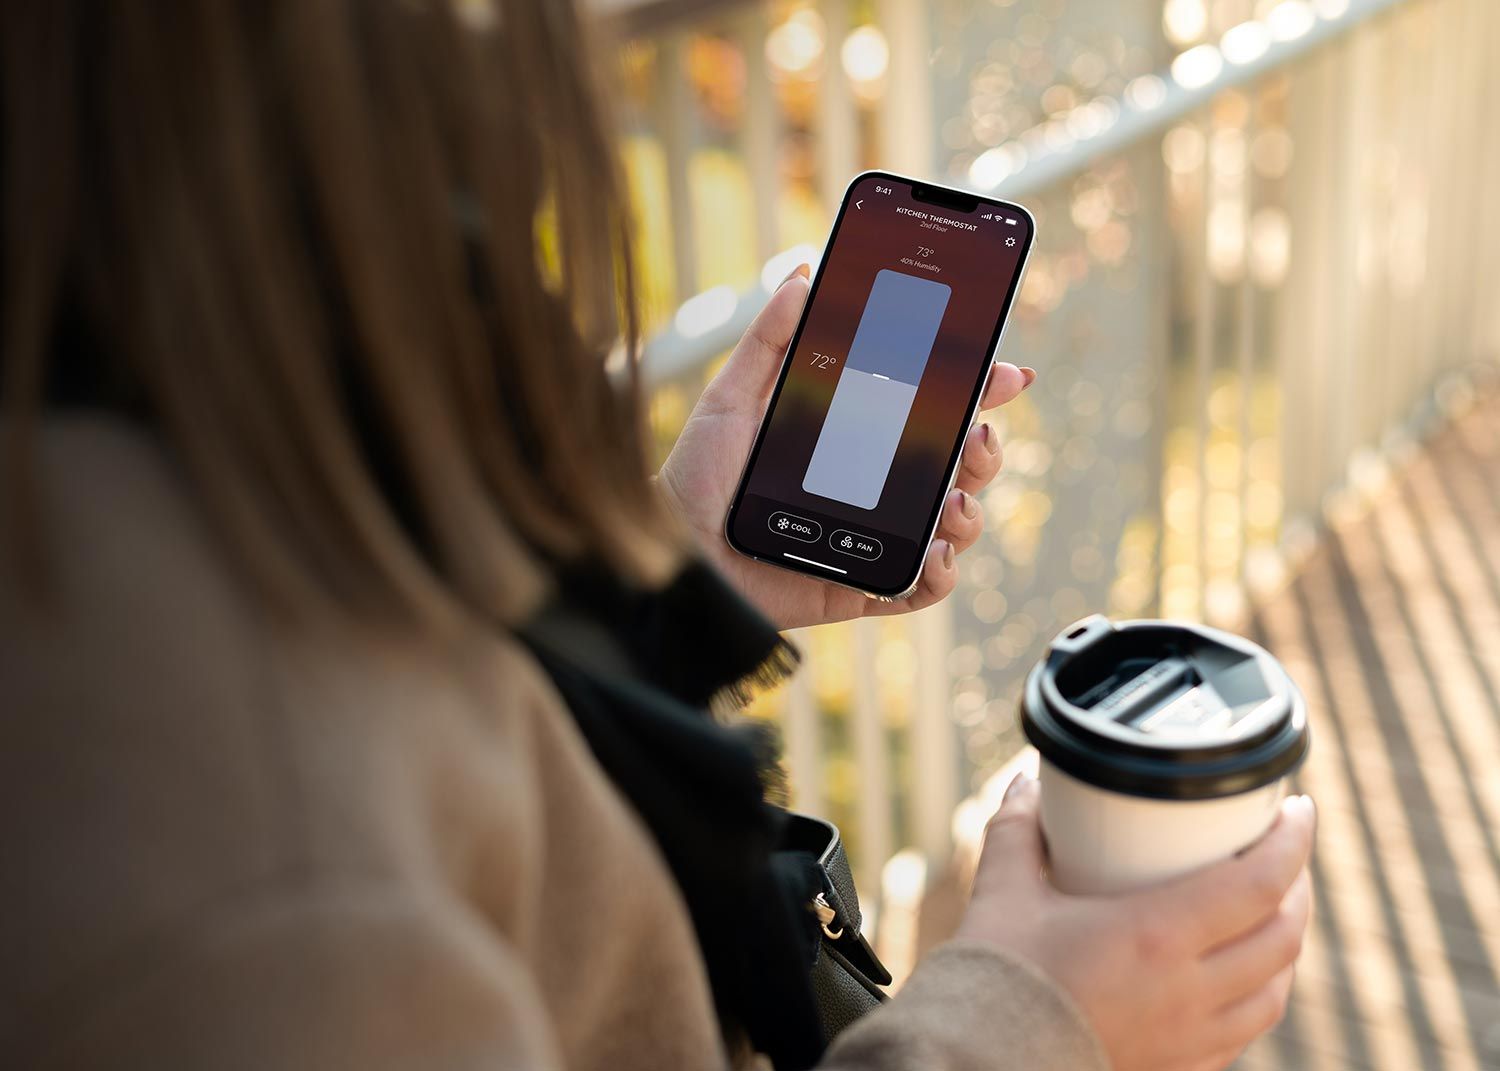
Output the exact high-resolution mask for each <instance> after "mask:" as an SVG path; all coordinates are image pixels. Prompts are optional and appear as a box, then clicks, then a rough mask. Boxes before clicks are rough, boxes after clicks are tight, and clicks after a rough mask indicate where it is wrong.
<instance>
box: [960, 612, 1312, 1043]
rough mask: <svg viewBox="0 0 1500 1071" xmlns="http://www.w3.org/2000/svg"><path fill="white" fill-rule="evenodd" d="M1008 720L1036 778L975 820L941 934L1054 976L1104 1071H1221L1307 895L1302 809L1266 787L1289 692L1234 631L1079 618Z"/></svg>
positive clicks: (1288, 721)
mask: <svg viewBox="0 0 1500 1071" xmlns="http://www.w3.org/2000/svg"><path fill="white" fill-rule="evenodd" d="M1122 637H1123V639H1122ZM1163 667H1164V668H1163ZM1042 674H1045V675H1046V677H1047V678H1048V679H1049V682H1050V688H1049V689H1048V691H1049V692H1051V691H1055V693H1056V694H1055V695H1049V694H1047V693H1044V691H1043V689H1042V679H1041V675H1042ZM1067 707H1075V708H1077V710H1078V711H1079V713H1077V714H1073V713H1071V712H1069V711H1067V709H1066V708H1067ZM1033 710H1036V711H1039V712H1041V715H1042V717H1040V718H1033V717H1031V711H1033ZM1058 711H1062V712H1063V716H1064V717H1066V718H1067V719H1068V723H1067V724H1065V725H1064V726H1063V727H1059V726H1058V725H1057V724H1056V723H1055V722H1051V721H1048V722H1044V723H1043V719H1044V718H1047V717H1048V716H1049V715H1055V713H1056V712H1058ZM1022 717H1023V723H1025V724H1026V731H1027V734H1028V736H1030V737H1031V739H1032V740H1033V742H1037V741H1038V737H1042V738H1043V742H1044V743H1045V744H1046V746H1045V747H1043V746H1042V743H1038V749H1039V750H1040V751H1041V752H1042V762H1041V781H1040V782H1038V781H1034V780H1032V779H1030V778H1027V777H1024V776H1022V777H1018V778H1017V779H1016V781H1015V782H1014V783H1013V784H1012V786H1011V788H1010V789H1009V790H1008V791H1007V793H1006V797H1005V801H1004V803H1003V804H1002V805H1001V808H1000V810H999V811H998V812H997V814H996V815H995V817H994V818H993V819H992V820H991V822H990V825H989V827H988V828H987V830H986V835H985V842H984V848H983V850H982V852H981V855H980V860H979V865H978V869H977V871H976V874H975V879H974V889H973V895H972V898H971V901H970V904H969V908H968V911H967V912H966V914H965V917H964V919H963V922H962V923H961V925H960V927H959V937H960V938H970V939H973V940H976V941H980V942H983V943H986V944H989V945H991V946H996V947H999V948H1000V949H1001V950H1003V951H1005V952H1007V953H1010V954H1013V955H1016V956H1019V957H1020V958H1022V959H1025V960H1027V961H1029V962H1031V963H1032V964H1034V965H1035V966H1037V967H1039V968H1040V969H1041V970H1042V971H1043V972H1044V973H1045V974H1047V975H1049V976H1050V977H1051V978H1052V979H1053V980H1054V981H1056V982H1057V983H1058V984H1059V985H1060V986H1061V987H1062V988H1063V989H1064V990H1066V991H1067V993H1068V994H1069V995H1070V996H1071V997H1072V999H1073V1001H1074V1002H1075V1003H1076V1004H1077V1006H1078V1008H1079V1009H1080V1010H1081V1011H1082V1013H1083V1015H1084V1016H1085V1018H1087V1019H1088V1021H1089V1023H1090V1025H1091V1026H1092V1027H1093V1030H1094V1033H1095V1035H1096V1036H1097V1037H1098V1039H1099V1041H1100V1043H1101V1045H1102V1046H1103V1048H1104V1050H1105V1053H1106V1055H1107V1057H1108V1062H1109V1065H1110V1067H1111V1068H1113V1069H1114V1071H1147V1069H1150V1071H1216V1069H1220V1068H1224V1067H1227V1066H1228V1065H1229V1064H1230V1063H1232V1062H1233V1061H1234V1060H1235V1058H1236V1057H1237V1056H1238V1054H1239V1053H1240V1052H1241V1051H1242V1050H1243V1049H1244V1047H1245V1046H1246V1045H1248V1044H1249V1043H1250V1042H1251V1041H1253V1040H1254V1039H1255V1038H1256V1037H1258V1036H1259V1035H1260V1034H1262V1033H1264V1032H1265V1031H1266V1030H1268V1029H1269V1028H1270V1027H1271V1026H1273V1025H1274V1024H1275V1023H1276V1022H1277V1021H1278V1020H1279V1019H1280V1018H1281V1015H1282V1014H1283V1011H1284V1009H1285V1006H1286V1001H1287V997H1288V994H1289V992H1290V989H1291V983H1292V969H1293V965H1294V963H1295V962H1296V959H1297V956H1298V954H1299V953H1300V951H1301V944H1302V937H1303V934H1304V932H1305V930H1306V927H1307V921H1308V917H1309V913H1310V911H1311V906H1312V897H1311V884H1310V882H1309V879H1308V875H1307V871H1306V864H1307V859H1308V856H1309V853H1310V852H1311V849H1312V842H1313V833H1314V827H1315V824H1316V817H1315V812H1314V808H1313V804H1312V801H1311V800H1309V799H1308V798H1307V797H1306V796H1294V797H1292V798H1290V799H1282V798H1281V797H1282V793H1283V789H1282V784H1283V778H1284V777H1285V776H1286V774H1287V773H1288V772H1289V771H1291V770H1292V769H1294V768H1295V767H1296V765H1297V764H1298V763H1299V762H1300V761H1301V759H1302V757H1303V756H1304V755H1305V754H1306V751H1307V729H1306V713H1305V710H1304V708H1303V705H1302V700H1301V697H1300V695H1298V694H1297V692H1296V689H1295V687H1294V686H1292V684H1291V682H1290V680H1288V679H1287V678H1286V675H1285V673H1284V672H1283V671H1282V670H1281V668H1280V666H1279V665H1277V664H1276V662H1275V661H1274V659H1272V658H1271V657H1270V655H1268V654H1266V653H1265V652H1264V651H1262V650H1261V649H1260V648H1258V647H1256V646H1255V645H1254V644H1249V643H1247V642H1246V641H1243V640H1239V639H1237V638H1236V637H1233V636H1228V635H1227V634H1224V633H1220V632H1216V631H1214V630H1210V629H1200V628H1196V627H1193V626H1178V625H1168V624H1166V623H1163V622H1141V623H1138V624H1131V625H1123V626H1120V627H1119V628H1116V627H1115V626H1112V625H1110V624H1109V622H1108V621H1106V620H1104V619H1103V618H1091V619H1088V620H1087V621H1084V622H1080V623H1079V625H1076V626H1074V627H1073V628H1070V629H1068V630H1066V631H1065V632H1064V633H1063V635H1062V636H1060V637H1059V638H1058V641H1057V642H1056V643H1054V647H1053V650H1052V652H1051V653H1050V655H1049V658H1048V660H1047V662H1045V663H1044V664H1043V666H1041V667H1038V669H1037V670H1036V671H1035V672H1034V673H1033V676H1032V679H1031V680H1030V681H1029V682H1028V689H1027V697H1026V700H1025V701H1024V702H1023V715H1022ZM1057 720H1062V719H1061V718H1058V719H1057ZM1098 721H1105V722H1108V723H1110V725H1111V726H1112V727H1109V728H1104V729H1103V730H1102V731H1101V730H1100V729H1099V727H1098V725H1097V722H1098ZM1038 723H1043V724H1044V728H1038ZM1053 734H1055V736H1054V735H1053ZM1142 738H1150V739H1142ZM1059 739H1060V740H1062V741H1063V743H1062V744H1059V743H1058V740H1059ZM1068 748H1076V749H1077V752H1078V753H1077V754H1072V753H1069V752H1068V751H1067V749H1068ZM1079 755H1083V756H1084V757H1085V758H1086V759H1087V760H1088V761H1080V760H1079ZM1091 763H1092V764H1091ZM1106 771H1110V772H1106ZM1085 777H1087V778H1088V780H1087V781H1085V780H1084V778H1085ZM1100 782H1103V784H1100ZM1148 788H1150V789H1154V790H1155V791H1156V792H1157V793H1158V794H1157V795H1145V794H1143V792H1144V790H1146V789H1148ZM1215 793H1218V794H1215ZM1044 828H1045V830H1046V833H1047V837H1046V839H1045V840H1044V838H1043V830H1044ZM1215 860H1217V861H1215ZM1174 875H1175V876H1174ZM1101 894H1102V895H1101Z"/></svg>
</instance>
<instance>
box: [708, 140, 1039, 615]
mask: <svg viewBox="0 0 1500 1071" xmlns="http://www.w3.org/2000/svg"><path fill="white" fill-rule="evenodd" d="M871 178H874V179H884V180H887V181H890V182H892V183H900V184H902V185H904V186H907V187H909V188H910V190H911V195H912V199H913V200H916V201H921V200H922V197H921V196H920V195H919V194H920V192H921V191H937V192H938V193H939V194H941V195H951V196H955V197H960V198H963V199H965V200H968V199H973V200H974V201H975V202H976V204H975V207H974V208H973V209H972V210H971V211H978V209H979V206H981V205H984V206H993V207H996V208H1004V209H1005V210H1006V211H1007V212H1010V213H1013V214H1016V215H1019V216H1023V217H1025V219H1026V223H1027V227H1028V230H1027V235H1026V242H1025V245H1024V247H1023V248H1022V250H1021V260H1020V263H1019V264H1018V265H1017V266H1016V272H1015V275H1014V277H1013V278H1012V279H1011V284H1010V290H1009V292H1008V293H1007V294H1006V295H1005V300H1004V301H1003V302H1002V303H1001V305H1000V315H999V319H998V320H997V321H996V323H995V330H994V333H993V334H992V335H991V337H990V344H989V359H988V360H987V361H986V362H985V363H984V364H983V365H982V366H981V371H980V374H979V376H978V379H977V381H976V382H975V385H974V391H973V394H972V396H971V397H970V399H969V408H968V416H967V417H966V418H965V419H964V421H963V422H962V423H961V425H960V426H959V429H958V433H957V435H956V436H955V439H954V443H953V449H952V450H951V451H950V453H949V456H948V470H947V473H946V475H945V477H944V479H943V490H942V493H940V494H939V495H938V496H937V501H936V502H935V503H934V505H933V509H932V515H931V516H930V517H929V519H928V522H927V535H926V538H925V539H922V540H919V541H918V542H919V545H920V546H921V548H922V550H921V553H920V554H918V555H917V561H916V565H915V567H914V571H913V574H912V577H911V579H910V581H908V582H907V583H906V585H905V586H904V587H900V588H896V589H893V590H890V591H881V590H872V589H870V588H866V587H862V586H861V585H859V584H856V583H851V582H849V581H848V580H840V579H837V578H836V577H833V576H831V575H829V573H828V572H827V571H824V570H818V569H815V568H814V567H812V566H810V565H803V564H802V563H801V562H799V561H797V560H796V559H793V558H776V557H767V556H765V555H763V554H758V553H756V552H755V551H752V550H749V549H747V548H746V547H744V546H741V545H740V544H739V543H738V542H736V541H735V538H734V535H733V532H732V525H733V521H734V517H735V514H736V512H737V511H738V510H739V507H740V502H741V499H743V497H744V495H745V485H746V483H747V482H748V480H749V478H750V471H751V469H752V468H754V466H755V460H756V458H758V457H759V456H760V448H761V443H762V442H763V441H764V439H765V437H766V428H767V426H768V425H769V423H770V419H771V413H772V411H773V410H774V409H775V408H776V402H777V400H778V399H779V398H780V397H781V388H782V387H783V385H785V383H786V377H787V375H788V374H789V373H790V371H791V367H792V363H791V355H792V354H793V353H794V352H796V349H797V344H798V343H799V342H801V341H802V330H803V328H804V327H806V326H807V318H808V314H809V313H810V312H811V311H812V307H813V302H814V301H816V300H817V298H818V285H819V284H820V283H821V282H822V281H823V271H824V269H825V268H826V267H827V266H828V261H829V259H830V258H829V256H828V251H829V250H831V249H833V247H834V243H835V242H837V241H838V236H839V227H841V226H842V225H843V222H844V216H845V214H846V213H847V212H848V211H849V201H850V197H851V195H852V194H853V192H854V187H855V186H856V185H858V184H859V183H860V182H862V181H864V180H865V179H871ZM1035 242H1036V219H1035V217H1033V216H1032V214H1031V213H1030V212H1028V211H1027V210H1026V209H1025V208H1023V207H1022V206H1021V205H1018V204H1016V203H1014V202H1013V201H1002V200H1000V199H999V198H995V197H987V196H985V195H984V194H979V193H973V192H972V191H969V190H962V189H958V188H956V187H953V186H945V185H943V184H941V183H936V182H923V181H922V180H921V179H916V178H912V177H911V176H909V175H899V174H896V173H895V172H892V171H879V170H872V171H861V172H860V173H859V174H857V175H855V176H854V177H853V178H852V179H850V180H849V185H848V186H847V187H845V189H844V196H843V198H842V200H840V201H839V210H838V213H837V215H835V216H834V219H833V225H832V227H830V228H829V232H828V240H827V242H825V243H824V245H823V250H824V252H823V256H822V257H821V258H820V259H819V261H818V270H817V271H816V272H814V273H813V277H812V286H811V288H810V289H809V290H808V293H807V301H806V302H805V303H804V304H803V306H802V314H801V316H799V317H798V319H797V329H796V330H795V331H793V332H792V340H791V342H789V343H788V344H787V348H786V352H785V353H784V354H782V357H781V370H780V371H779V372H778V373H777V376H776V386H775V387H774V388H772V390H771V399H770V401H769V402H768V403H767V405H766V411H765V413H764V414H762V416H761V418H760V427H758V428H757V429H756V431H755V442H754V444H753V445H752V446H751V447H750V454H749V456H748V457H747V458H746V459H745V465H744V467H743V468H742V469H741V470H740V478H739V482H738V483H737V484H736V485H735V489H734V497H733V498H731V499H730V501H729V509H728V511H726V513H725V514H724V540H725V542H727V543H728V544H729V546H730V549H732V550H734V551H735V552H736V553H738V554H742V555H744V556H745V557H747V558H750V559H752V560H754V561H758V562H764V563H765V564H767V565H774V566H776V567H777V568H779V569H786V570H789V571H791V572H794V573H801V574H802V575H803V576H810V577H813V578H815V579H817V580H821V581H823V582H824V583H827V584H834V585H837V586H838V587H844V588H850V589H852V590H854V591H858V592H859V593H860V594H862V595H866V596H868V597H870V598H872V599H878V600H880V601H882V602H896V601H898V600H900V599H904V598H907V597H908V596H910V595H911V594H912V593H913V592H915V591H916V590H917V585H918V584H920V583H921V581H922V570H923V568H924V567H925V565H926V562H927V552H928V550H930V549H931V547H932V541H933V539H934V538H935V537H936V536H937V529H938V523H939V522H940V521H941V519H942V515H943V503H944V502H946V501H947V499H948V492H949V491H951V490H953V484H954V481H956V480H957V479H958V468H959V463H960V461H961V459H962V457H963V447H964V440H965V439H966V438H967V437H968V434H969V430H970V429H971V428H973V426H974V418H975V417H976V416H978V414H979V402H980V399H981V398H983V397H984V389H985V387H986V386H987V385H988V383H989V378H990V371H991V369H992V368H993V367H994V364H995V359H996V357H997V356H998V355H999V352H1000V345H1001V343H1002V342H1003V341H1004V339H1005V329H1006V327H1007V326H1008V325H1009V323H1010V312H1011V308H1012V307H1013V306H1014V305H1015V300H1016V294H1017V293H1018V292H1019V291H1020V289H1021V280H1022V279H1023V278H1024V277H1025V275H1026V266H1027V263H1028V262H1029V261H1030V260H1031V248H1032V246H1033V245H1034V244H1035Z"/></svg>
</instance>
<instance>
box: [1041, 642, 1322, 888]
mask: <svg viewBox="0 0 1500 1071" xmlns="http://www.w3.org/2000/svg"><path fill="white" fill-rule="evenodd" d="M1021 726H1022V729H1023V731H1024V732H1025V734H1026V737H1027V739H1028V740H1030V741H1031V743H1032V744H1033V745H1034V746H1035V747H1036V749H1037V751H1038V752H1039V753H1040V755H1041V761H1040V770H1039V774H1038V779H1039V781H1040V788H1041V824H1042V832H1043V834H1044V835H1045V837H1046V840H1047V849H1048V856H1049V864H1048V865H1049V870H1050V876H1051V879H1052V882H1053V884H1054V885H1056V886H1057V887H1058V888H1059V889H1062V890H1063V891H1065V892H1073V893H1116V892H1123V891H1126V890H1129V889H1135V888H1140V887H1142V886H1145V885H1151V884H1154V883H1157V882H1160V881H1164V880H1166V879H1168V878H1172V877H1175V876H1177V875H1180V874H1184V873H1186V872H1188V871H1191V870H1195V869H1197V868H1198V867H1201V866H1204V865H1206V864H1208V863H1212V862H1215V861H1217V860H1220V859H1226V858H1228V857H1230V856H1232V855H1234V854H1235V853H1236V852H1239V851H1240V850H1241V849H1243V848H1246V847H1248V846H1249V845H1251V844H1253V843H1254V842H1255V841H1256V840H1258V839H1259V838H1260V837H1261V835H1262V834H1263V833H1265V831H1266V830H1267V829H1268V828H1269V827H1270V825H1271V823H1272V822H1273V821H1274V820H1275V817H1276V814H1277V812H1278V810H1279V805H1280V802H1281V799H1282V796H1283V794H1284V792H1285V787H1284V786H1285V782H1286V778H1287V775H1289V774H1290V773H1292V772H1293V771H1294V770H1295V769H1296V768H1297V767H1298V766H1299V765H1300V764H1301V762H1302V760H1303V759H1304V758H1305V757H1306V755H1307V749H1308V745H1309V737H1308V727H1307V709H1306V704H1305V703H1304V702H1303V699H1302V695H1301V693H1300V692H1299V691H1298V690H1297V687H1296V685H1295V684H1293V683H1292V680H1291V678H1290V677H1288V676H1287V673H1286V671H1285V670H1284V669H1283V668H1282V666H1281V664H1280V663H1279V662H1278V661H1277V660H1276V659H1275V658H1273V657H1272V656H1271V655H1270V654H1269V653H1268V652H1267V651H1266V650H1265V649H1263V648H1261V647H1259V646H1258V645H1256V644H1254V643H1251V642H1250V641H1249V640H1245V639H1242V638H1240V637H1238V636H1234V635H1231V634H1229V633H1227V632H1222V631H1220V630H1218V629H1213V628H1207V627H1205V626H1201V625H1192V624H1184V623H1179V622H1171V621H1126V622H1121V623H1119V624H1114V623H1112V622H1110V621H1109V620H1108V619H1107V618H1105V617H1102V616H1098V615H1095V616H1093V617H1088V618H1085V619H1084V620H1082V621H1079V622H1077V623H1076V624H1074V625H1072V626H1071V627H1069V628H1067V629H1065V630H1064V631H1063V632H1062V633H1060V634H1059V635H1058V636H1057V638H1056V639H1054V640H1053V641H1052V645H1051V647H1050V648H1049V649H1048V652H1047V656H1046V658H1045V659H1043V660H1042V661H1041V662H1040V663H1038V665H1037V666H1036V667H1035V668H1034V669H1033V670H1032V671H1031V673H1030V675H1029V676H1028V677H1027V679H1026V688H1025V692H1024V695H1023V697H1022V700H1021Z"/></svg>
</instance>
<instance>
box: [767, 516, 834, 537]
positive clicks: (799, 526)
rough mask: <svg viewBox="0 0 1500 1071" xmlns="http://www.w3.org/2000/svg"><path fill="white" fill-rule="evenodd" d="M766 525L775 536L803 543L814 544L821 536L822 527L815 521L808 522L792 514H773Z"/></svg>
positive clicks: (804, 518)
mask: <svg viewBox="0 0 1500 1071" xmlns="http://www.w3.org/2000/svg"><path fill="white" fill-rule="evenodd" d="M766 523H767V524H769V525H770V526H771V531H773V532H775V533H776V534H777V535H784V536H786V537H788V538H789V539H800V540H802V542H804V543H816V542H817V541H818V539H819V538H820V537H821V536H822V535H823V526H822V525H821V524H819V523H818V522H817V521H810V520H808V519H807V518H806V517H798V516H797V515H796V514H793V513H773V514H771V518H770V520H769V521H767V522H766Z"/></svg>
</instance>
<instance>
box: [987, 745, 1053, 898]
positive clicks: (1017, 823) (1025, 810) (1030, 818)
mask: <svg viewBox="0 0 1500 1071" xmlns="http://www.w3.org/2000/svg"><path fill="white" fill-rule="evenodd" d="M1040 804H1041V790H1040V789H1039V788H1038V786H1037V782H1036V780H1035V778H1032V777H1028V776H1027V775H1026V774H1024V773H1019V774H1016V778H1015V780H1014V781H1012V782H1011V783H1010V787H1009V788H1007V789H1006V790H1005V798H1004V799H1003V800H1002V801H1001V803H1000V809H999V810H998V811H996V812H995V814H994V817H992V818H991V819H990V821H989V825H987V826H986V827H985V831H984V847H983V848H982V849H981V850H980V853H979V866H978V868H977V869H976V870H975V873H974V886H975V891H976V892H978V891H979V890H980V889H981V888H984V889H993V888H1008V889H1012V890H1014V889H1016V888H1018V887H1020V886H1029V885H1036V884H1037V883H1038V882H1040V881H1041V880H1042V868H1043V867H1044V866H1045V865H1046V861H1047V850H1046V846H1045V845H1044V844H1043V842H1042V826H1041V820H1040V816H1039V808H1040Z"/></svg>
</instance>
